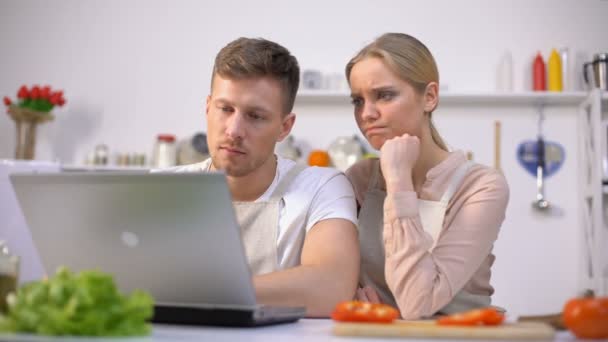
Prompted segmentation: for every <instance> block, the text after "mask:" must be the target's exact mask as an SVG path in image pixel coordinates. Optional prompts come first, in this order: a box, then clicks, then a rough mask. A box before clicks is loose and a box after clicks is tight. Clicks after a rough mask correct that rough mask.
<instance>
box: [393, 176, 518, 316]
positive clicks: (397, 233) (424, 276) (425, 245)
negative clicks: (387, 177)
mask: <svg viewBox="0 0 608 342" xmlns="http://www.w3.org/2000/svg"><path fill="white" fill-rule="evenodd" d="M486 170H487V171H486V172H489V173H487V174H485V175H483V176H481V178H480V179H479V180H478V181H475V182H473V184H472V185H469V186H470V189H461V190H465V191H459V192H460V193H461V194H462V195H461V197H463V196H466V198H464V199H463V200H464V203H462V205H461V206H460V207H459V208H458V212H457V213H455V215H453V219H452V220H451V222H448V223H449V226H448V227H447V229H445V231H444V232H443V233H442V234H441V235H440V238H439V241H438V242H437V244H436V246H435V248H434V249H433V251H432V252H429V251H428V250H429V249H430V248H431V246H432V244H433V241H432V238H431V237H430V235H429V234H428V233H426V232H425V231H424V230H423V228H422V224H421V221H420V216H419V214H418V203H417V197H416V193H415V192H414V191H400V192H391V190H390V189H388V194H387V198H386V201H385V203H384V245H385V251H386V267H385V274H386V281H387V284H388V286H389V288H390V289H391V291H392V293H393V295H394V296H395V299H396V301H397V304H398V305H399V309H400V311H401V315H402V317H403V318H405V319H418V318H421V317H428V316H431V315H433V314H435V313H436V312H437V311H438V310H440V309H441V308H442V307H444V306H445V305H446V304H448V303H449V302H450V301H451V300H452V298H453V297H454V296H455V295H456V293H458V291H460V290H461V289H462V288H463V287H464V285H465V284H466V283H467V282H468V281H469V280H470V279H471V277H472V276H473V275H474V273H475V272H476V271H477V270H478V268H479V267H480V265H481V263H482V262H483V261H484V260H485V259H486V258H487V256H488V254H489V253H490V251H491V249H492V246H493V244H494V241H495V240H496V238H497V236H498V231H499V229H500V226H501V224H502V222H503V220H504V218H505V210H506V207H507V202H508V198H509V189H508V186H507V183H506V180H505V179H504V177H503V176H502V175H501V174H500V173H498V172H497V171H494V170H491V169H486ZM465 181H466V179H465ZM469 183H470V182H469ZM456 200H457V201H458V199H456ZM450 216H452V215H450Z"/></svg>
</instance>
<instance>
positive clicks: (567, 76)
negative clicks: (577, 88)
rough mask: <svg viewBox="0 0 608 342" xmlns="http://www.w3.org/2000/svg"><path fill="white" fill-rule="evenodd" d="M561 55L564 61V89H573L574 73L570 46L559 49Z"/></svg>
mask: <svg viewBox="0 0 608 342" xmlns="http://www.w3.org/2000/svg"><path fill="white" fill-rule="evenodd" d="M559 57H560V58H561V62H562V88H563V90H564V91H568V90H572V74H571V68H570V58H569V57H568V48H561V49H559Z"/></svg>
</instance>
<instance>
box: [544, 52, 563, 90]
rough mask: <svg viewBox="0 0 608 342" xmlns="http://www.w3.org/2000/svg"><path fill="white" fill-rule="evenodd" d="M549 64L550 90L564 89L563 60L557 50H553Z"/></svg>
mask: <svg viewBox="0 0 608 342" xmlns="http://www.w3.org/2000/svg"><path fill="white" fill-rule="evenodd" d="M547 64H548V66H547V69H548V70H549V77H548V78H549V91H562V89H563V88H562V61H561V59H560V58H559V53H558V52H557V50H555V49H553V50H551V55H550V56H549V62H548V63H547Z"/></svg>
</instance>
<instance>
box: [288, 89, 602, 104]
mask: <svg viewBox="0 0 608 342" xmlns="http://www.w3.org/2000/svg"><path fill="white" fill-rule="evenodd" d="M586 97H587V92H582V91H581V92H561V93H552V92H522V93H449V92H446V93H441V94H440V97H439V102H440V105H441V104H447V105H471V106H473V105H510V106H513V105H519V106H530V105H540V104H543V105H561V106H564V105H570V106H578V105H579V104H580V103H581V102H582V101H583V100H584V99H585V98H586ZM603 97H608V94H603ZM296 103H302V104H303V103H306V104H315V103H316V104H324V103H332V104H341V103H343V104H348V103H350V94H349V93H347V92H345V91H323V90H304V91H300V92H299V93H298V97H297V98H296Z"/></svg>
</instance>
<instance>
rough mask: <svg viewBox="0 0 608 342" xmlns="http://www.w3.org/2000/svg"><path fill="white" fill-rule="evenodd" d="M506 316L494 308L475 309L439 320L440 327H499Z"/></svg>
mask: <svg viewBox="0 0 608 342" xmlns="http://www.w3.org/2000/svg"><path fill="white" fill-rule="evenodd" d="M504 319H505V315H504V314H502V313H500V312H498V311H496V309H494V308H484V309H475V310H471V311H465V312H459V313H456V314H453V315H448V316H444V317H441V318H439V319H437V324H439V325H499V324H501V323H502V322H503V321H504Z"/></svg>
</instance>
